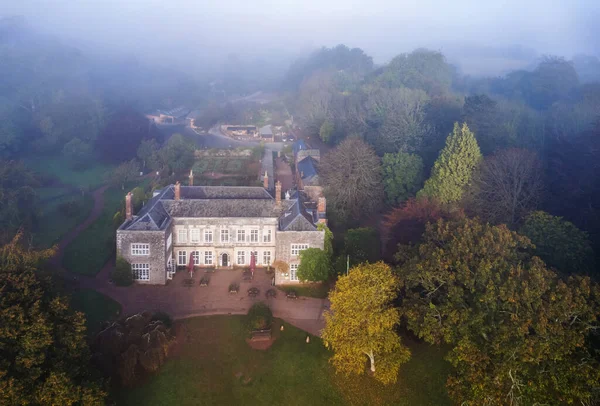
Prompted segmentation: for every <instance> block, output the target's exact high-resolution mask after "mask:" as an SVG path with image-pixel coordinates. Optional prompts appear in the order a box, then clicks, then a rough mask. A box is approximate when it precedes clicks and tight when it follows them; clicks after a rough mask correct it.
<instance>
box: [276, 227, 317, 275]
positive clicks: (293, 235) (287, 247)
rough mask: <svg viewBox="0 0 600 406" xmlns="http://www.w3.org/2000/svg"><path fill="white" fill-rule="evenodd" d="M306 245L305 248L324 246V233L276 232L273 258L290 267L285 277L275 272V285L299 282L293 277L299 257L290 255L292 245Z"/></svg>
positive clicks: (298, 263)
mask: <svg viewBox="0 0 600 406" xmlns="http://www.w3.org/2000/svg"><path fill="white" fill-rule="evenodd" d="M296 244H298V245H303V244H305V245H307V246H308V247H307V248H321V249H323V247H324V245H325V232H324V231H278V232H277V244H276V250H275V257H276V259H278V260H281V261H283V262H285V263H286V264H288V265H289V266H290V271H289V272H288V274H287V275H282V274H279V273H278V272H275V284H276V285H284V284H293V283H298V282H299V281H298V280H297V279H295V278H294V277H293V276H294V275H293V268H294V267H297V266H298V265H300V257H299V255H294V253H292V245H296Z"/></svg>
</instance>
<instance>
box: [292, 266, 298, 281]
mask: <svg viewBox="0 0 600 406" xmlns="http://www.w3.org/2000/svg"><path fill="white" fill-rule="evenodd" d="M297 271H298V264H290V280H291V281H297V280H298V275H296V272H297Z"/></svg>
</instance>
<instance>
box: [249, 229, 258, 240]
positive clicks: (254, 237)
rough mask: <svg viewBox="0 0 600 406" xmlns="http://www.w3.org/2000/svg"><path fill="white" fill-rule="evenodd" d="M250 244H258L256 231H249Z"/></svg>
mask: <svg viewBox="0 0 600 406" xmlns="http://www.w3.org/2000/svg"><path fill="white" fill-rule="evenodd" d="M250 242H258V230H250Z"/></svg>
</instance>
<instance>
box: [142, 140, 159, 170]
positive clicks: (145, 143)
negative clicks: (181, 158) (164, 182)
mask: <svg viewBox="0 0 600 406" xmlns="http://www.w3.org/2000/svg"><path fill="white" fill-rule="evenodd" d="M137 157H138V159H139V160H140V161H142V168H143V169H146V168H147V169H150V170H152V171H157V170H159V169H161V168H162V165H163V164H162V162H161V160H160V155H159V148H158V143H157V142H156V140H154V139H149V140H142V142H141V143H140V146H139V147H138V149H137Z"/></svg>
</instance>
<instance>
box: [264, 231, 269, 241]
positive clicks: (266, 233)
mask: <svg viewBox="0 0 600 406" xmlns="http://www.w3.org/2000/svg"><path fill="white" fill-rule="evenodd" d="M263 242H271V230H265V232H264V234H263Z"/></svg>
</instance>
